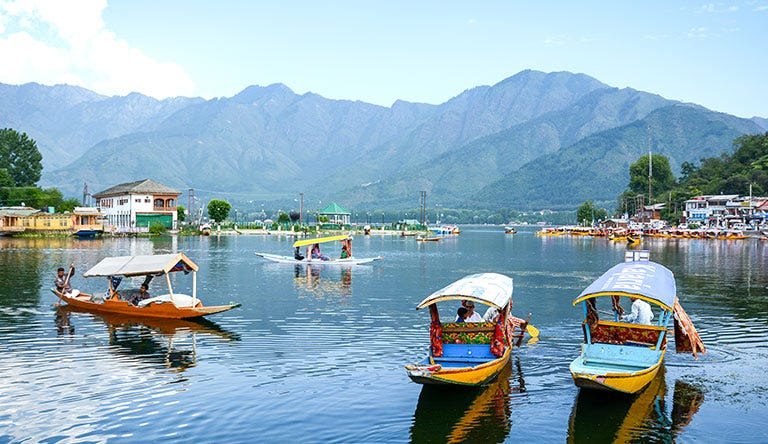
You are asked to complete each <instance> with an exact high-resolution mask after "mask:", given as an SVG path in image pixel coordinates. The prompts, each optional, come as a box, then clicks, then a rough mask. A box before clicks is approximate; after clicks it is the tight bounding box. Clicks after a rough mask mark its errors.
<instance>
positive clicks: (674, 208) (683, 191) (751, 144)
mask: <svg viewBox="0 0 768 444" xmlns="http://www.w3.org/2000/svg"><path fill="white" fill-rule="evenodd" d="M733 147H734V150H733V152H732V153H723V154H721V155H720V156H718V157H709V158H703V159H701V160H699V162H698V163H694V162H683V163H682V165H681V166H680V177H679V178H678V179H676V178H675V175H674V174H673V173H672V168H671V167H670V164H669V159H668V158H667V157H666V156H663V155H661V154H653V155H652V156H651V158H652V174H651V176H650V190H649V187H648V185H649V184H648V179H649V175H648V163H649V156H647V155H643V156H642V157H640V158H639V159H638V160H637V161H635V162H634V163H632V164H631V165H630V167H629V183H628V184H627V188H626V190H625V191H624V192H623V193H621V194H620V195H619V196H618V199H617V205H616V211H615V214H616V215H617V216H618V215H621V214H624V213H626V214H629V215H632V214H635V213H637V211H638V210H640V209H641V208H640V205H650V204H655V203H664V204H666V206H665V208H664V210H662V212H661V216H662V218H663V219H665V220H666V221H668V222H670V223H676V222H678V221H679V220H680V218H681V217H682V215H683V211H685V201H686V200H688V199H691V198H693V197H695V196H700V195H706V194H709V195H716V194H739V195H742V196H744V195H748V194H749V191H750V185H751V186H752V194H753V195H755V196H766V195H768V132H766V133H764V134H750V135H745V136H741V137H738V138H737V139H735V140H734V141H733ZM649 191H650V193H649ZM602 211H605V217H607V211H606V210H605V209H597V208H595V207H594V204H593V203H592V202H591V201H587V202H585V203H583V204H582V205H581V206H580V207H579V209H578V210H577V220H578V221H579V223H584V222H587V223H589V222H590V221H592V220H593V218H592V215H593V214H596V213H597V214H599V215H601V216H603V215H604V214H603V212H602ZM594 220H600V218H594Z"/></svg>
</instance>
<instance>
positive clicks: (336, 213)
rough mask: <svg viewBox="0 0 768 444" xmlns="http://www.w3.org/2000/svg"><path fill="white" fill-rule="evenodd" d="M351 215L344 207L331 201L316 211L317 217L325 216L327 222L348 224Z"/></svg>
mask: <svg viewBox="0 0 768 444" xmlns="http://www.w3.org/2000/svg"><path fill="white" fill-rule="evenodd" d="M351 215H352V213H350V212H349V210H347V209H346V208H344V207H342V206H341V205H339V204H337V203H336V202H331V203H330V204H329V205H328V206H327V207H325V208H323V209H322V210H320V211H318V212H317V219H318V220H320V218H321V217H323V216H325V217H327V218H328V222H329V223H332V224H339V225H349V222H350V216H351Z"/></svg>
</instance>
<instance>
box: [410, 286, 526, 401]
mask: <svg viewBox="0 0 768 444" xmlns="http://www.w3.org/2000/svg"><path fill="white" fill-rule="evenodd" d="M462 300H466V301H473V302H475V303H480V304H484V305H487V306H489V307H491V308H492V309H493V310H490V311H489V312H487V313H486V316H485V317H484V319H487V321H484V322H440V315H439V313H438V309H437V304H438V303H440V302H454V303H455V302H458V301H462ZM452 306H454V307H455V305H454V304H452ZM511 306H512V278H510V277H508V276H504V275H502V274H497V273H480V274H473V275H469V276H466V277H464V278H462V279H459V280H458V281H456V282H454V283H452V284H450V285H448V286H447V287H445V288H442V289H440V290H438V291H436V292H434V293H432V294H431V295H429V296H428V297H427V298H425V299H424V300H423V301H421V302H420V303H419V304H418V305H417V306H416V309H417V310H418V309H422V308H425V307H429V314H430V317H431V323H430V327H429V333H430V350H429V356H427V358H426V359H424V360H423V361H421V362H419V363H416V364H409V365H406V366H405V370H406V372H407V374H408V377H410V378H411V380H413V381H414V382H417V383H419V384H448V385H450V384H453V385H466V386H478V385H483V384H486V383H488V382H489V381H491V380H493V379H494V378H495V377H496V376H497V375H498V374H499V372H500V371H501V370H502V369H503V368H504V366H505V365H507V363H508V362H509V357H510V354H511V349H512V347H513V346H519V345H520V343H521V342H522V339H523V335H524V334H525V331H526V327H527V326H528V323H527V321H524V320H522V319H520V318H516V317H514V316H512V314H511V313H510V310H511ZM453 309H454V310H455V308H453ZM493 315H497V316H493ZM454 316H455V314H453V313H450V314H449V317H450V318H451V319H453V317H454Z"/></svg>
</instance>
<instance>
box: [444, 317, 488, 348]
mask: <svg viewBox="0 0 768 444" xmlns="http://www.w3.org/2000/svg"><path fill="white" fill-rule="evenodd" d="M441 327H442V329H443V343H444V344H446V345H447V344H490V343H491V339H493V332H494V330H495V328H496V324H494V323H493V322H444V323H443V324H441Z"/></svg>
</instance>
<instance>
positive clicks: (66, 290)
mask: <svg viewBox="0 0 768 444" xmlns="http://www.w3.org/2000/svg"><path fill="white" fill-rule="evenodd" d="M74 274H75V264H70V266H69V273H67V275H66V276H65V275H64V268H63V267H59V269H58V270H56V279H55V280H54V281H53V283H54V285H55V286H56V291H58V292H59V293H61V294H64V295H67V296H69V297H72V298H73V297H75V296H77V295H79V294H80V290H73V289H72V285H70V283H69V278H70V277H71V276H73V275H74Z"/></svg>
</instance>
